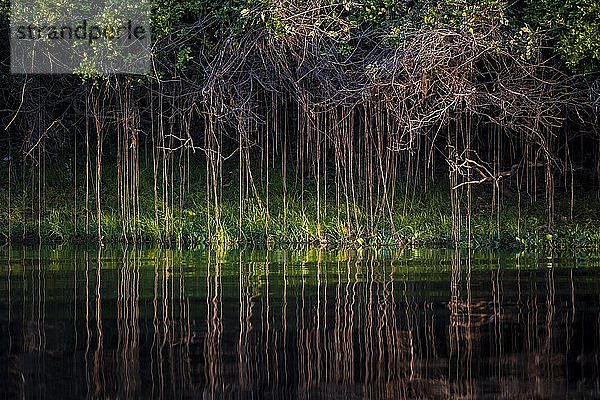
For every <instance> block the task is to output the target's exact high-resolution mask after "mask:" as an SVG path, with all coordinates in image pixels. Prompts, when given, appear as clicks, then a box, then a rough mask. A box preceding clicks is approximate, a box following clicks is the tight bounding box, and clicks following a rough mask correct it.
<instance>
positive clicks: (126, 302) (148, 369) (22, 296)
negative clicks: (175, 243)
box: [0, 247, 600, 399]
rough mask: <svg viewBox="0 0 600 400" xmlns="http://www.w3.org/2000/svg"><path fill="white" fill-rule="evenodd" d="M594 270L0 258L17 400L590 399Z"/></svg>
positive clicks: (492, 264) (276, 256) (405, 254)
mask: <svg viewBox="0 0 600 400" xmlns="http://www.w3.org/2000/svg"><path fill="white" fill-rule="evenodd" d="M598 278H600V261H599V259H598V257H597V255H589V254H588V255H579V256H577V257H573V256H560V257H559V256H555V257H550V258H548V257H546V256H535V255H523V254H515V253H494V252H488V253H486V252H478V253H467V252H459V251H457V252H452V251H447V250H420V251H413V250H403V251H398V252H392V251H377V252H373V251H366V250H365V251H356V250H353V251H322V250H318V249H313V250H308V251H302V250H294V251H228V252H215V251H202V252H178V251H172V250H164V249H154V250H140V249H129V250H115V249H106V250H102V251H101V252H98V251H97V250H91V251H88V250H82V249H77V248H69V247H65V248H62V247H41V248H25V247H19V248H11V249H8V248H3V249H1V250H0V326H1V333H2V335H1V339H0V361H1V365H3V369H4V371H5V374H3V378H2V382H1V385H0V387H2V388H4V389H3V390H4V391H5V392H4V393H3V394H5V395H7V396H10V397H13V396H16V397H22V396H26V397H42V396H43V397H57V398H65V397H67V398H79V397H124V398H132V397H133V398H135V397H143V398H146V397H153V398H155V397H163V398H180V397H200V396H203V397H206V398H350V399H352V398H399V397H400V398H415V397H420V398H448V397H461V398H480V397H508V398H532V397H534V398H547V397H555V398H563V397H565V396H582V397H595V396H598V395H600V389H599V387H600V386H599V385H600V384H599V376H600V374H599V372H600V368H599V365H600V364H599V356H598V348H599V345H600V334H599V332H600V329H599V328H600V283H599V282H600V280H599V279H598Z"/></svg>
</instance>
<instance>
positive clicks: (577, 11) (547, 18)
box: [525, 0, 600, 73]
mask: <svg viewBox="0 0 600 400" xmlns="http://www.w3.org/2000/svg"><path fill="white" fill-rule="evenodd" d="M525 19H526V21H527V22H529V23H531V24H532V25H533V26H539V27H541V28H545V29H550V30H551V32H553V35H554V39H555V42H556V49H557V50H558V52H559V53H560V54H561V55H562V57H563V59H564V61H565V63H566V64H567V65H568V66H569V68H571V70H573V71H575V72H588V73H590V72H598V71H599V68H600V2H599V1H598V0H535V1H534V0H530V1H529V2H528V7H527V13H526V14H525Z"/></svg>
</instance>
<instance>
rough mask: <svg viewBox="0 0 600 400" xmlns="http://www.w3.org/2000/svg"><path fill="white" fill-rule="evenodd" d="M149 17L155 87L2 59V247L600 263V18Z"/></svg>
mask: <svg viewBox="0 0 600 400" xmlns="http://www.w3.org/2000/svg"><path fill="white" fill-rule="evenodd" d="M4 4H6V3H4ZM152 5H153V13H152V16H153V32H154V40H153V71H152V73H151V74H149V75H148V76H126V75H111V76H100V75H97V74H95V73H94V71H93V70H86V71H82V73H81V74H79V75H72V76H69V75H49V76H48V75H10V74H9V73H8V65H9V64H8V53H9V51H8V49H7V48H2V49H1V50H0V53H1V54H2V57H3V61H2V68H3V69H2V78H1V79H2V80H3V81H4V82H5V84H4V85H3V87H2V89H0V92H1V95H0V98H1V99H0V102H1V103H2V105H1V106H0V109H1V111H0V122H1V123H2V126H3V128H4V133H3V135H2V136H1V138H0V171H1V172H0V176H1V177H2V178H1V179H2V180H1V181H0V236H1V237H2V238H3V239H4V240H63V241H74V242H75V241H84V242H89V241H97V242H99V243H104V242H108V241H126V242H140V241H154V242H169V243H182V244H188V245H197V244H205V243H222V244H233V243H239V242H251V243H267V242H276V243H290V242H315V243H334V244H351V245H358V246H363V245H399V244H415V245H430V244H451V243H460V244H465V245H480V246H483V245H519V246H525V247H545V246H549V247H557V246H566V245H569V246H582V247H588V246H598V245H599V244H600V230H598V227H600V217H599V216H598V215H597V211H596V210H598V209H599V208H598V207H597V206H596V205H598V204H599V200H598V194H597V193H598V189H599V182H600V157H599V155H600V153H599V151H598V150H599V146H600V142H599V141H598V126H599V124H598V111H599V107H600V83H599V82H600V81H599V79H598V66H599V65H600V40H598V37H599V36H598V31H599V29H600V28H599V25H598V21H599V20H600V18H599V17H600V7H599V5H598V2H597V1H593V0H586V1H570V0H568V1H561V2H558V1H554V0H547V1H541V2H527V1H525V2H516V3H509V2H505V1H499V0H483V1H476V2H475V1H465V0H445V1H442V2H437V1H436V2H429V1H422V2H421V1H417V2H397V1H389V0H365V1H362V0H360V1H357V2H346V1H340V2H338V1H331V0H315V1H309V2H305V1H296V0H292V1H288V2H278V1H268V0H263V1H252V0H231V1H226V2H224V3H223V2H216V1H211V0H206V1H199V0H190V1H166V0H159V1H154V2H153V3H152ZM3 15H4V18H5V24H4V26H5V29H3V31H4V32H7V28H6V27H7V26H8V25H7V20H6V18H7V14H6V12H4V14H3Z"/></svg>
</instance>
